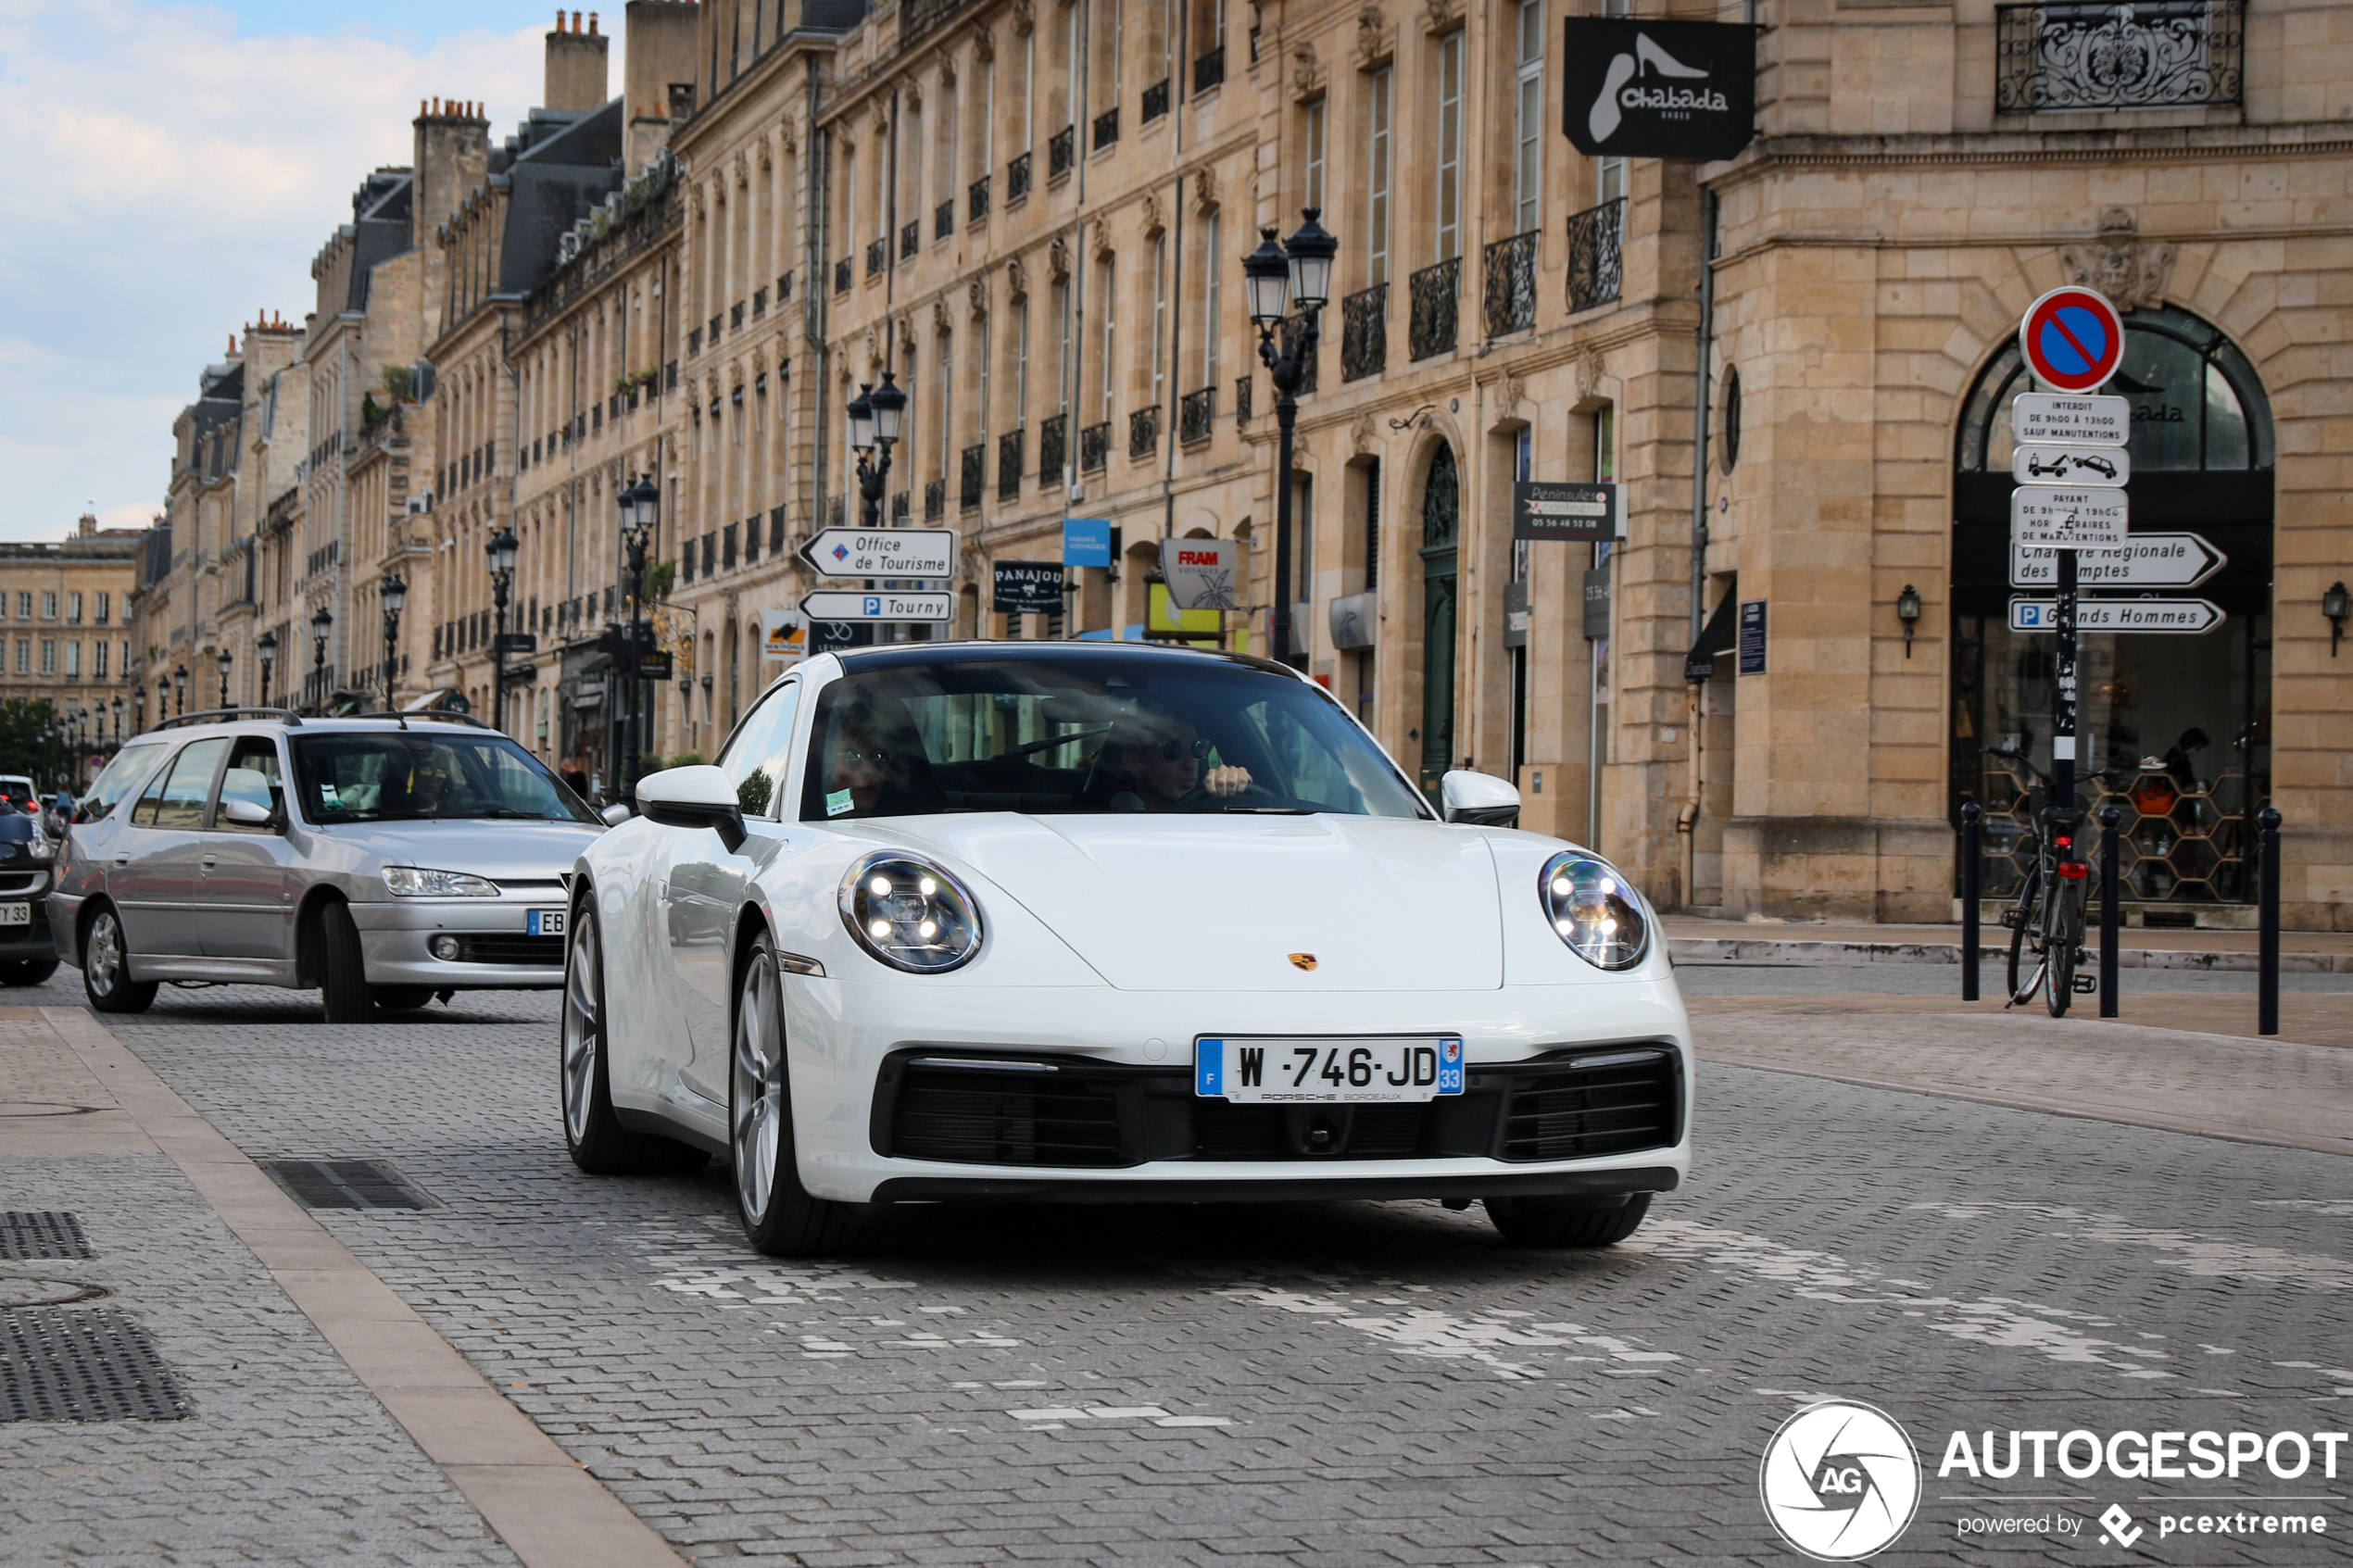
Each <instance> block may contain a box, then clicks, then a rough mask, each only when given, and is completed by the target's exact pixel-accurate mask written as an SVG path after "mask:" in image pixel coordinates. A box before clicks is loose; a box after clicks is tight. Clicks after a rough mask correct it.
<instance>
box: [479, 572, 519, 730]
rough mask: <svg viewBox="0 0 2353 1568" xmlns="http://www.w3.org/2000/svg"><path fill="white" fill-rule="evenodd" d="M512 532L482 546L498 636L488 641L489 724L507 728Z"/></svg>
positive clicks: (513, 579)
mask: <svg viewBox="0 0 2353 1568" xmlns="http://www.w3.org/2000/svg"><path fill="white" fill-rule="evenodd" d="M519 547H520V543H519V541H518V540H517V539H516V538H515V531H514V530H513V529H511V528H502V529H500V530H499V531H498V532H497V533H495V534H493V535H492V536H491V537H490V538H489V539H488V540H487V541H485V542H484V545H483V546H482V551H483V554H484V556H486V557H487V558H489V561H490V602H491V604H492V605H494V606H495V607H497V622H498V634H497V636H495V637H493V638H492V639H491V641H490V723H491V727H492V728H493V729H498V730H503V729H505V728H506V727H507V596H508V594H509V593H510V591H511V590H512V589H513V587H514V585H515V551H516V550H517V549H518V548H519Z"/></svg>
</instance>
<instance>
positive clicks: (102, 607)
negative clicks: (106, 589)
mask: <svg viewBox="0 0 2353 1568" xmlns="http://www.w3.org/2000/svg"><path fill="white" fill-rule="evenodd" d="M113 619H114V596H113V595H112V594H100V595H99V596H98V614H97V622H98V624H99V625H101V626H104V625H105V624H107V621H111V620H113Z"/></svg>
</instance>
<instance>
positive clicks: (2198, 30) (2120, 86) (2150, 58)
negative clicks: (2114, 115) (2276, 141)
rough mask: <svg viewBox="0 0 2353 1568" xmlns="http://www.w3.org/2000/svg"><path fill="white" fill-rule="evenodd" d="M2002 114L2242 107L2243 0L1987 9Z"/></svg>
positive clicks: (2065, 1)
mask: <svg viewBox="0 0 2353 1568" xmlns="http://www.w3.org/2000/svg"><path fill="white" fill-rule="evenodd" d="M2245 57H2246V6H2245V4H2244V0H2133V3H2132V4H2129V5H2128V4H2108V3H2106V0H2059V3H2057V4H2052V5H2043V6H1994V58H1995V66H1994V107H1995V108H1996V109H1998V110H1999V111H2001V112H2002V113H2004V114H2059V113H2068V112H2073V111H2081V110H2097V109H2174V108H2199V107H2205V106H2207V105H2208V104H2218V105H2236V104H2240V103H2244V102H2245V101H2246V75H2245V70H2244V62H2245Z"/></svg>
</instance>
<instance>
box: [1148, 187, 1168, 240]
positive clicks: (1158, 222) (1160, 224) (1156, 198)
mask: <svg viewBox="0 0 2353 1568" xmlns="http://www.w3.org/2000/svg"><path fill="white" fill-rule="evenodd" d="M1167 227H1168V224H1167V222H1166V221H1165V220H1164V219H1163V218H1162V217H1161V213H1160V195H1159V194H1158V193H1157V192H1154V191H1146V192H1145V193H1144V233H1145V234H1146V235H1147V236H1148V237H1149V236H1151V235H1153V234H1157V233H1159V232H1161V231H1163V230H1164V229H1166V228H1167Z"/></svg>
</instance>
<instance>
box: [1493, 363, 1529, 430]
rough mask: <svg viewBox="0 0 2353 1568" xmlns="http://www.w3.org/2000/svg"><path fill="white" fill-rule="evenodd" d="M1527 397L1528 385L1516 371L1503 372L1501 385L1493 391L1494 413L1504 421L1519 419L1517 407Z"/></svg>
mask: <svg viewBox="0 0 2353 1568" xmlns="http://www.w3.org/2000/svg"><path fill="white" fill-rule="evenodd" d="M1527 396H1528V383H1526V382H1524V381H1522V380H1520V378H1519V372H1518V371H1516V370H1506V371H1504V381H1503V384H1502V385H1500V386H1498V387H1497V388H1496V389H1495V412H1496V413H1497V414H1498V415H1499V416H1500V417H1502V418H1504V419H1506V420H1516V419H1517V418H1519V406H1520V404H1521V402H1522V401H1523V400H1524V399H1526V397H1527Z"/></svg>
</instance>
